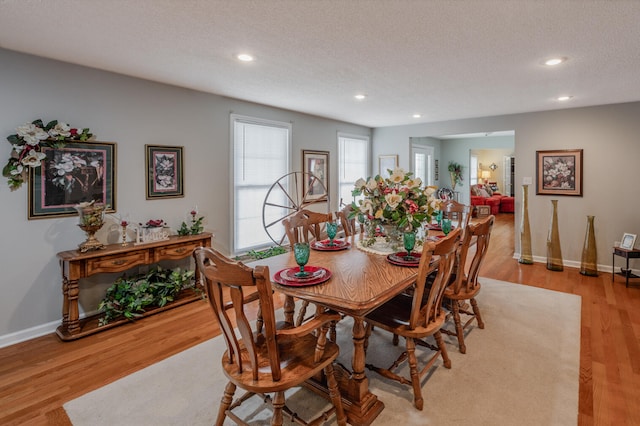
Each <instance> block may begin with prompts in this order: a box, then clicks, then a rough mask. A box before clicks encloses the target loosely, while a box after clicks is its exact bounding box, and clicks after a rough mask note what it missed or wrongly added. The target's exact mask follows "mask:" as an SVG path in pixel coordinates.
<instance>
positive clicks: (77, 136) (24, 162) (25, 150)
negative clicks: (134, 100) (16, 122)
mask: <svg viewBox="0 0 640 426" xmlns="http://www.w3.org/2000/svg"><path fill="white" fill-rule="evenodd" d="M92 138H93V134H91V133H89V129H88V128H84V129H77V128H74V127H71V126H69V125H68V124H66V123H62V122H58V120H53V121H50V122H49V123H47V124H46V125H44V123H43V122H42V120H40V119H38V120H35V121H33V122H31V123H27V124H24V125H22V126H19V127H18V128H17V129H16V134H13V135H9V136H7V140H8V141H9V143H10V144H11V146H12V148H11V156H10V157H9V159H8V160H7V164H6V165H5V166H4V168H3V169H2V176H4V177H6V178H7V180H8V184H9V188H11V190H12V191H15V190H16V189H18V188H20V187H21V186H22V184H23V183H24V182H26V181H27V177H28V170H29V168H31V167H40V165H41V163H42V160H44V159H45V154H44V153H43V152H42V148H43V147H58V148H59V147H62V146H64V144H65V142H70V141H88V140H90V139H92Z"/></svg>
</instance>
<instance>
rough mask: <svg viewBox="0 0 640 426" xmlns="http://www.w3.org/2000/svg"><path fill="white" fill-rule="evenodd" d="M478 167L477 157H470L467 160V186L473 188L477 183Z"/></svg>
mask: <svg viewBox="0 0 640 426" xmlns="http://www.w3.org/2000/svg"><path fill="white" fill-rule="evenodd" d="M478 167H479V165H478V156H477V155H472V156H471V157H470V159H469V186H473V185H476V184H477V183H478V170H479V168H478Z"/></svg>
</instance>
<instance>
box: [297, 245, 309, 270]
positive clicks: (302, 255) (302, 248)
mask: <svg viewBox="0 0 640 426" xmlns="http://www.w3.org/2000/svg"><path fill="white" fill-rule="evenodd" d="M309 253H310V249H309V243H295V244H294V245H293V256H294V257H295V258H296V263H297V264H298V266H300V272H296V274H295V275H296V277H306V276H307V275H309V273H308V272H306V271H305V270H304V265H306V264H307V262H309Z"/></svg>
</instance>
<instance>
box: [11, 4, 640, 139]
mask: <svg viewBox="0 0 640 426" xmlns="http://www.w3.org/2000/svg"><path fill="white" fill-rule="evenodd" d="M639 23H640V1H636V0H602V1H596V0H535V1H534V0H496V1H491V0H458V1H453V0H424V1H419V0H369V1H364V0H315V1H312V0H262V1H260V0H252V1H247V0H228V1H215V0H0V47H4V48H7V49H11V50H16V51H20V52H25V53H30V54H34V55H38V56H43V57H47V58H53V59H58V60H61V61H66V62H71V63H75V64H80V65H85V66H89V67H94V68H98V69H103V70H108V71H113V72H117V73H121V74H125V75H130V76H135V77H140V78H145V79H148V80H153V81H158V82H163V83H168V84H173V85H176V86H182V87H187V88H191V89H195V90H200V91H204V92H210V93H216V94H220V95H224V96H229V97H233V98H238V99H243V100H247V101H252V102H257V103H261V104H267V105H272V106H276V107H281V108H286V109H292V110H296V111H301V112H305V113H309V114H314V115H319V116H323V117H329V118H333V119H338V120H343V121H347V122H352V123H358V124H362V125H365V126H369V127H383V126H391V125H403V124H410V123H416V122H433V121H443V120H451V119H459V118H469V117H482V116H490V115H500V114H510V113H519V112H530V111H541V110H552V109H559V108H569V107H578V106H588V105H599V104H609V103H619V102H628V101H638V100H640V72H639V70H640V24H639ZM240 52H249V53H251V54H253V55H255V56H256V61H255V62H253V63H248V64H247V63H240V62H238V61H237V60H236V59H235V58H234V56H235V55H236V54H237V53H240ZM554 55H560V56H566V57H569V60H568V61H567V62H566V63H565V64H563V65H561V66H559V67H555V68H549V67H545V66H544V65H542V61H543V60H544V59H546V58H548V57H550V56H554ZM356 93H366V94H367V98H366V99H365V100H363V101H356V100H355V99H354V98H353V96H354V95H355V94H356ZM562 94H568V95H571V96H573V98H572V99H571V100H570V101H568V102H565V103H560V102H558V101H556V100H555V98H556V97H557V96H559V95H562ZM414 113H420V114H422V117H421V118H419V119H415V118H412V115H413V114H414Z"/></svg>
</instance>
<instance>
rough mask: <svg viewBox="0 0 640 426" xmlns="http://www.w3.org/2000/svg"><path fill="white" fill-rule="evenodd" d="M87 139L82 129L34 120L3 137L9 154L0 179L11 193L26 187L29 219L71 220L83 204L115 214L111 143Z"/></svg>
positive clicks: (87, 131) (86, 134) (86, 133)
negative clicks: (99, 205)
mask: <svg viewBox="0 0 640 426" xmlns="http://www.w3.org/2000/svg"><path fill="white" fill-rule="evenodd" d="M93 139H94V135H93V134H92V133H91V132H90V130H89V129H88V128H82V129H80V128H75V127H71V126H70V125H69V124H67V123H63V122H59V121H57V120H53V121H50V122H48V123H47V124H46V125H45V124H44V122H43V121H42V120H40V119H38V120H35V121H33V122H31V123H27V124H24V125H22V126H19V127H18V128H17V129H16V133H15V134H13V135H9V136H8V137H7V141H8V142H9V143H10V144H11V154H10V157H9V159H8V160H7V163H6V164H5V166H4V168H3V169H2V175H3V176H4V177H6V178H7V184H8V185H9V188H10V189H11V190H12V191H15V190H17V189H19V188H20V187H21V186H22V185H23V184H25V183H28V184H29V208H28V211H29V216H28V217H29V219H40V218H46V217H53V216H73V215H76V214H77V212H76V210H75V208H74V206H75V205H77V204H80V203H86V202H96V203H102V204H104V205H108V206H109V210H108V211H113V209H115V188H114V185H115V175H114V173H115V149H116V148H115V143H111V142H94V141H93Z"/></svg>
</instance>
